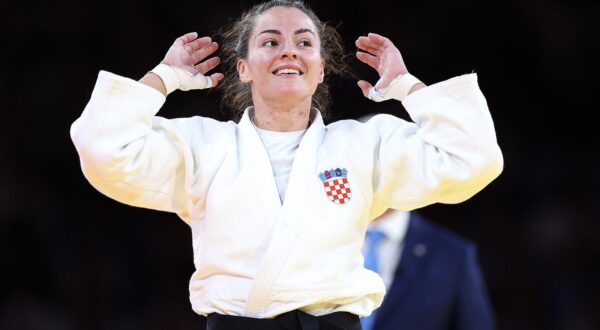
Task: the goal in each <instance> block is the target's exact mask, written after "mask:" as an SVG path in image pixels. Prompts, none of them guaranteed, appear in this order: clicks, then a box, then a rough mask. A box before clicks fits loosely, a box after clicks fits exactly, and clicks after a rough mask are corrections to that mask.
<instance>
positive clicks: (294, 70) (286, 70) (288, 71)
mask: <svg viewBox="0 0 600 330" xmlns="http://www.w3.org/2000/svg"><path fill="white" fill-rule="evenodd" d="M275 74H300V71H298V70H296V69H281V70H278V71H277V72H275Z"/></svg>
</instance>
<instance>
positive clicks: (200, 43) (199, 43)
mask: <svg viewBox="0 0 600 330" xmlns="http://www.w3.org/2000/svg"><path fill="white" fill-rule="evenodd" d="M211 41H212V39H211V38H210V37H202V38H198V39H194V40H192V41H190V42H188V43H186V44H185V45H184V47H185V49H186V50H187V51H188V52H189V53H192V52H195V51H197V50H198V49H200V48H202V47H205V46H206V45H209V44H210V43H211Z"/></svg>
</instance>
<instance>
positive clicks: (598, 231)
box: [0, 0, 600, 330]
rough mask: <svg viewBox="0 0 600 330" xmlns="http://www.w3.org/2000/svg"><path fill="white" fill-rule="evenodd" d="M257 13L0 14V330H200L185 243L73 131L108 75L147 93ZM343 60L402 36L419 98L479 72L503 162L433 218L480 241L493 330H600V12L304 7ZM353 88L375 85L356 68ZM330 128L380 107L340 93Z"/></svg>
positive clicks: (462, 5)
mask: <svg viewBox="0 0 600 330" xmlns="http://www.w3.org/2000/svg"><path fill="white" fill-rule="evenodd" d="M252 3H253V2H251V1H200V0H196V1H183V0H171V1H155V2H152V1H141V0H136V1H127V0H120V1H115V0H106V1H53V2H52V1H51V2H42V3H33V2H30V1H20V2H7V1H3V2H2V3H1V4H0V24H1V25H2V29H1V30H0V31H2V35H3V37H2V39H1V40H2V50H1V51H0V52H1V55H0V56H1V57H0V58H1V59H2V61H1V65H2V69H1V72H2V73H1V74H0V93H1V94H0V101H1V107H0V109H1V112H2V116H1V117H0V132H1V134H2V138H1V139H0V164H1V167H0V169H1V170H0V267H1V271H0V329H11V330H12V329H198V325H199V317H198V316H197V315H195V314H194V312H193V311H192V310H191V306H190V303H189V301H188V288H187V285H188V281H189V277H190V276H191V274H192V272H193V260H192V249H191V233H190V230H189V228H188V227H187V225H185V223H184V222H182V221H181V220H179V219H178V218H177V216H175V215H173V214H168V213H161V212H156V211H149V210H144V209H138V208H133V207H129V206H126V205H123V204H119V203H117V202H114V201H112V200H110V199H108V198H107V197H104V196H103V195H101V194H100V193H98V192H97V191H95V190H94V189H93V188H92V187H91V186H90V185H89V184H88V183H87V181H86V180H85V179H84V177H83V175H82V173H81V170H80V168H79V160H78V156H77V154H76V152H75V148H74V147H73V144H72V142H71V140H70V138H69V126H70V124H71V123H72V122H73V121H74V120H75V119H76V118H77V117H78V116H79V115H80V113H81V111H82V110H83V108H84V106H85V104H86V103H87V101H88V100H89V97H90V95H91V91H92V89H93V86H94V83H95V79H96V76H97V74H98V71H99V70H107V71H111V72H114V73H117V74H120V75H123V76H127V77H130V78H133V79H139V78H140V77H141V76H143V75H144V74H145V73H146V72H147V71H148V70H150V69H151V68H153V67H154V66H155V65H156V64H157V63H158V62H159V61H160V60H161V59H162V57H163V56H164V53H165V52H166V50H167V49H168V48H169V46H170V45H171V43H172V42H173V41H174V39H175V38H176V37H178V36H180V35H182V34H184V33H186V32H188V31H199V32H200V34H207V35H214V33H215V32H216V31H217V30H218V29H219V28H220V27H222V26H223V25H224V24H225V23H227V22H229V21H230V20H231V19H232V18H237V17H239V15H240V13H241V11H242V9H246V8H248V7H249V6H250V5H251V4H252ZM308 4H309V5H310V6H311V7H312V8H313V9H314V10H315V11H316V12H317V14H318V15H319V16H320V17H321V18H322V19H324V20H327V21H330V22H332V23H334V24H341V25H340V26H339V28H338V29H339V32H340V34H341V35H342V36H343V37H344V38H345V42H346V46H347V48H348V49H349V50H354V49H355V46H354V40H355V39H356V38H357V37H358V36H359V35H362V34H366V33H368V32H378V33H380V34H383V35H385V36H388V37H389V38H390V39H392V40H393V41H394V42H395V44H396V45H397V46H398V48H399V49H400V50H401V52H402V54H403V56H404V59H405V61H406V63H407V66H408V68H409V70H410V71H411V72H412V73H413V74H414V75H416V76H417V77H419V78H420V79H421V80H423V81H424V82H425V83H428V84H433V83H435V82H438V81H442V80H445V79H447V78H450V77H452V76H456V75H460V74H464V73H470V72H473V71H474V72H476V73H478V75H479V83H480V86H481V89H482V90H483V92H484V94H485V95H486V97H487V100H488V103H489V106H490V109H491V112H492V115H493V117H494V120H495V123H496V129H497V134H498V138H499V143H500V146H501V147H502V149H503V152H504V156H505V170H504V172H503V174H502V175H501V176H500V177H499V178H498V179H497V180H496V181H494V182H493V183H492V184H491V185H489V186H488V187H487V188H486V189H484V190H483V191H482V192H481V193H480V194H478V195H476V196H475V197H474V198H472V199H470V200H469V201H467V202H465V203H462V204H459V205H434V206H430V207H427V208H424V209H423V210H422V212H423V213H424V214H425V215H426V216H428V217H430V218H431V219H432V220H434V221H435V222H437V223H439V224H441V225H442V226H444V227H446V228H449V229H450V230H452V231H454V232H456V233H458V234H460V235H462V236H464V237H466V238H468V239H471V240H473V241H475V242H476V243H477V244H478V246H479V252H480V262H481V264H482V267H483V271H484V274H485V276H486V281H487V286H488V288H489V291H490V294H491V298H492V302H493V305H494V308H495V311H496V314H497V318H498V325H499V328H500V329H600V313H599V312H600V262H599V261H600V244H599V241H600V228H599V227H600V225H599V223H598V221H597V219H598V214H599V213H600V207H599V205H600V198H599V197H600V194H599V192H598V188H599V187H600V176H599V175H598V162H597V161H598V159H599V157H598V156H597V154H598V152H599V151H600V150H599V148H598V147H597V144H598V142H600V139H599V138H598V133H597V129H596V122H597V120H596V119H595V118H597V114H596V113H597V112H598V105H597V103H596V102H594V101H595V100H596V99H597V96H598V83H597V82H596V80H597V78H596V77H597V75H598V73H599V70H598V59H599V58H600V54H598V53H599V51H598V48H597V46H598V44H599V43H598V39H599V38H598V33H599V31H600V28H599V23H598V21H599V20H600V3H599V2H597V1H589V2H586V1H578V0H571V1H566V0H563V1H555V0H529V1H528V0H506V1H493V0H478V1H476V0H455V1H440V0H436V1H308ZM353 66H354V67H355V69H356V73H357V74H358V75H359V76H361V77H364V78H367V79H369V80H371V81H372V82H373V81H375V79H376V75H375V72H373V71H371V70H370V69H368V68H366V66H364V65H360V64H358V63H357V61H354V62H353ZM331 82H332V91H333V94H334V106H333V113H334V114H335V116H334V118H333V119H334V120H338V119H345V118H358V117H359V116H362V115H364V114H367V113H372V112H386V113H394V114H397V115H399V116H401V117H404V118H406V117H407V116H406V113H405V112H404V110H403V108H402V106H401V105H400V104H399V103H397V102H391V101H390V102H384V103H381V104H374V103H372V102H369V101H368V100H366V99H365V98H363V97H362V96H361V94H360V91H359V89H358V87H356V85H355V81H350V80H339V79H337V80H336V79H333V80H332V81H331ZM218 99H219V94H218V93H217V92H208V93H207V92H206V91H196V92H188V93H183V92H176V93H174V94H173V95H171V96H169V100H168V102H167V103H166V105H165V106H164V108H163V110H162V111H161V115H162V116H165V117H168V118H172V117H181V116H192V115H205V116H211V117H214V118H218V119H225V118H224V116H223V115H221V114H220V112H219V108H218V105H217V101H218Z"/></svg>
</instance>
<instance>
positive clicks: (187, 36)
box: [175, 32, 198, 45]
mask: <svg viewBox="0 0 600 330" xmlns="http://www.w3.org/2000/svg"><path fill="white" fill-rule="evenodd" d="M197 37H198V33H196V32H190V33H186V34H184V35H182V36H181V37H179V38H177V40H175V43H179V44H180V45H185V44H187V43H188V42H190V41H192V40H194V39H196V38H197Z"/></svg>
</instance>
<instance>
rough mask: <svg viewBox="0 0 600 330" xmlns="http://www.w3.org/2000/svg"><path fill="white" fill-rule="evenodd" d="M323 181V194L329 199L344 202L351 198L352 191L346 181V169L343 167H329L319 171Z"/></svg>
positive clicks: (338, 202)
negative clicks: (321, 171)
mask: <svg viewBox="0 0 600 330" xmlns="http://www.w3.org/2000/svg"><path fill="white" fill-rule="evenodd" d="M319 178H321V181H323V187H325V194H326V195H327V198H329V200H330V201H332V202H334V203H336V204H345V203H347V202H348V201H349V200H350V198H352V191H351V190H350V184H349V183H348V171H347V170H346V169H345V168H336V169H333V168H332V169H330V170H327V171H325V172H323V173H319Z"/></svg>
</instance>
